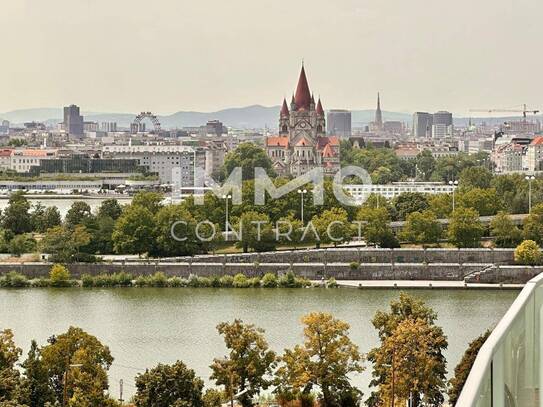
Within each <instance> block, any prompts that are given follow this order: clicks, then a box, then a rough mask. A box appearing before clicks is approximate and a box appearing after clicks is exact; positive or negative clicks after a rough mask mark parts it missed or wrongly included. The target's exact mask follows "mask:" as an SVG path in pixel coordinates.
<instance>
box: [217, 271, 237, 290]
mask: <svg viewBox="0 0 543 407" xmlns="http://www.w3.org/2000/svg"><path fill="white" fill-rule="evenodd" d="M219 281H220V283H221V287H225V288H228V287H232V286H233V285H234V277H232V276H230V275H228V274H226V275H224V276H222V277H221V278H220V280H219Z"/></svg>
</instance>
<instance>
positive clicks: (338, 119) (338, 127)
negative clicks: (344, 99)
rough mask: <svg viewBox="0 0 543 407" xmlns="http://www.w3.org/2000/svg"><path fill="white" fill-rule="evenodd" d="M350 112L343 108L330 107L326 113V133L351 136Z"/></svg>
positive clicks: (345, 136)
mask: <svg viewBox="0 0 543 407" xmlns="http://www.w3.org/2000/svg"><path fill="white" fill-rule="evenodd" d="M351 123H352V121H351V112H350V111H348V110H343V109H332V110H329V111H328V114H327V115H326V124H327V126H326V133H327V134H328V135H329V136H338V137H340V138H348V137H351Z"/></svg>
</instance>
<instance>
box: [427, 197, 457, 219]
mask: <svg viewBox="0 0 543 407" xmlns="http://www.w3.org/2000/svg"><path fill="white" fill-rule="evenodd" d="M428 205H429V208H430V210H431V211H432V212H433V213H435V214H436V216H437V218H438V219H445V218H448V217H449V216H450V214H451V212H452V195H451V194H436V195H430V196H429V197H428Z"/></svg>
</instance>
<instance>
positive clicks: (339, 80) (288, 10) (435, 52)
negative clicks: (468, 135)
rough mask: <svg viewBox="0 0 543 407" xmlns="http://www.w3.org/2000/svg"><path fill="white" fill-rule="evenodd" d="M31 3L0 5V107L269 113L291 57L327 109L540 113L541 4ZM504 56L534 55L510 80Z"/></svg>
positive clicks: (285, 92) (511, 67) (511, 62)
mask: <svg viewBox="0 0 543 407" xmlns="http://www.w3.org/2000/svg"><path fill="white" fill-rule="evenodd" d="M42 3H43V2H36V1H31V0H27V1H24V2H21V1H13V0H8V1H7V2H6V4H5V5H4V8H5V12H4V13H3V14H2V16H0V34H1V35H2V36H3V37H4V38H12V37H14V33H16V41H15V40H14V41H12V42H8V43H7V44H6V48H5V50H4V52H5V55H9V63H8V64H5V65H3V66H2V68H1V69H0V89H2V90H3V92H2V93H3V95H4V97H3V98H0V111H2V112H5V111H10V110H16V109H22V108H33V107H52V106H63V105H67V104H69V103H77V104H78V105H80V106H85V107H86V109H85V110H93V111H129V112H137V111H140V110H141V109H143V108H146V109H150V110H152V111H155V112H157V113H160V114H168V113H172V112H176V111H179V110H196V111H206V112H208V111H216V110H220V109H224V108H228V107H236V106H248V105H253V104H259V105H264V106H272V105H276V104H277V103H278V102H277V100H278V99H280V98H281V97H283V96H286V97H287V98H288V97H289V96H290V95H289V92H290V91H291V89H292V87H293V86H294V85H295V83H294V81H293V78H292V74H291V73H292V72H293V71H294V70H296V69H297V68H298V67H299V64H300V62H301V60H302V59H304V60H305V62H306V66H307V67H308V77H309V80H310V81H312V82H315V83H318V84H319V88H317V89H315V94H316V95H318V94H322V95H326V98H325V99H324V100H323V103H324V104H325V105H326V106H327V107H328V108H348V109H352V110H355V109H367V108H372V107H373V106H374V105H375V104H374V103H375V95H376V94H377V92H381V95H382V98H383V100H382V102H383V109H384V110H386V111H398V112H414V111H438V110H449V111H452V112H454V113H455V114H464V115H465V114H466V113H467V112H468V110H469V109H470V108H511V107H518V106H520V105H521V104H522V103H526V104H528V105H529V106H533V107H534V108H538V107H539V105H538V102H539V100H538V95H537V93H538V92H537V89H536V88H535V87H534V86H533V85H532V82H533V80H534V79H533V78H536V77H537V74H538V73H539V71H540V68H541V61H540V57H539V56H538V55H537V54H536V53H535V52H534V49H537V42H536V41H537V34H538V33H539V32H538V31H539V30H538V28H537V21H536V18H537V16H538V15H541V12H542V11H543V5H541V4H538V3H536V2H535V1H533V0H521V1H520V2H517V3H516V4H515V5H513V4H509V3H507V2H505V1H500V2H491V1H490V0H483V1H481V2H478V3H477V4H473V3H471V2H470V3H468V2H467V0H461V1H460V2H456V3H454V5H453V4H445V5H444V4H441V3H440V4H438V3H433V4H427V3H425V2H422V0H417V1H416V2H415V3H409V4H407V3H406V4H403V3H398V4H394V5H390V4H382V3H379V2H377V1H370V2H369V3H366V4H365V5H364V6H361V5H360V4H359V3H357V2H355V1H350V0H343V1H339V2H334V3H333V4H331V3H330V2H325V1H320V0H317V1H313V2H305V1H303V2H297V3H295V4H289V5H288V6H287V5H285V4H282V3H280V2H267V4H266V6H265V7H262V6H261V5H258V6H257V5H255V4H252V3H251V2H248V1H246V0H235V1H234V3H229V4H228V5H225V4H219V3H218V4H212V5H211V4H209V2H203V3H202V4H194V3H191V4H190V6H188V5H186V4H182V3H180V2H174V1H170V0H163V1H161V2H159V6H158V7H157V10H154V9H149V7H148V3H144V2H139V1H135V2H127V1H124V0H122V1H118V2H115V3H113V4H112V3H111V2H105V1H97V2H93V3H92V4H91V3H89V2H84V1H79V0H78V1H71V2H68V1H66V0H57V1H56V2H55V3H53V5H51V3H50V2H49V3H47V4H42ZM418 3H420V4H418ZM465 10H469V12H466V11H465ZM159 11H160V13H159ZM61 15H62V19H61V18H60V16H61ZM159 16H160V18H159ZM532 19H533V24H532V23H531V22H532ZM241 22H243V24H242V23H241ZM503 26H506V27H508V28H509V29H508V30H498V29H496V27H503ZM508 52H509V53H510V54H508ZM507 55H510V57H507ZM514 55H533V57H531V60H530V64H523V67H522V73H519V64H518V60H517V59H516V58H513V56H514ZM398 67H401V69H398Z"/></svg>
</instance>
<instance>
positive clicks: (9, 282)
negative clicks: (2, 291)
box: [0, 271, 30, 288]
mask: <svg viewBox="0 0 543 407" xmlns="http://www.w3.org/2000/svg"><path fill="white" fill-rule="evenodd" d="M29 286H30V281H29V280H28V278H26V276H25V275H23V274H20V273H17V272H16V271H10V272H9V273H7V274H6V275H4V276H2V277H0V287H2V288H22V287H29Z"/></svg>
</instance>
